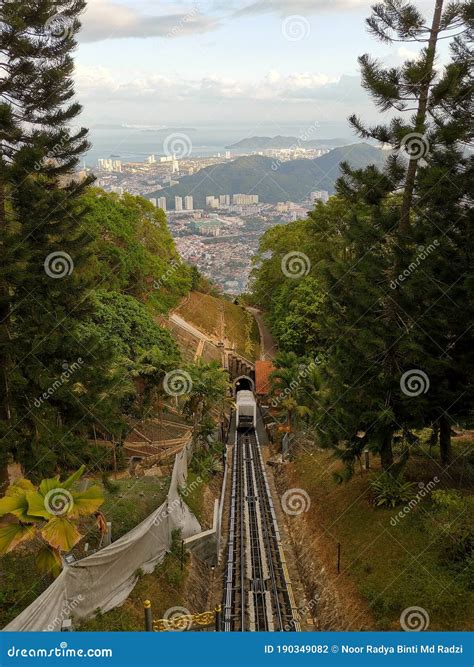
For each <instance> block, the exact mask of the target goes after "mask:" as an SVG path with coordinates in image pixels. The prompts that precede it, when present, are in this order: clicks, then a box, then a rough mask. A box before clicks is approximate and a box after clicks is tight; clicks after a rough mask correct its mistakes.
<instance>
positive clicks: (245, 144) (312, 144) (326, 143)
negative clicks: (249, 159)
mask: <svg viewBox="0 0 474 667" xmlns="http://www.w3.org/2000/svg"><path fill="white" fill-rule="evenodd" d="M348 141H350V139H311V140H309V141H303V140H302V139H301V138H298V137H283V136H281V135H279V136H277V137H249V138H247V139H242V140H241V141H238V142H237V143H236V144H232V145H231V146H227V147H226V148H228V149H229V150H231V149H234V150H266V149H269V148H280V149H282V148H283V149H284V148H294V147H295V146H301V148H337V147H338V146H347V143H348Z"/></svg>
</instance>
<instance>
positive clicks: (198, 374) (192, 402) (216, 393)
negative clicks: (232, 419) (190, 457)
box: [184, 359, 230, 444]
mask: <svg viewBox="0 0 474 667" xmlns="http://www.w3.org/2000/svg"><path fill="white" fill-rule="evenodd" d="M186 372H187V373H188V374H189V376H190V378H191V383H190V387H189V391H188V392H187V393H186V395H185V403H184V412H185V414H187V415H188V416H190V417H191V418H192V420H193V443H194V444H197V442H198V440H199V425H200V424H201V422H203V421H205V420H206V418H207V417H209V416H210V412H211V411H212V410H214V409H216V408H218V409H219V411H220V413H221V415H222V414H223V411H224V409H225V406H226V404H227V402H228V400H229V389H230V383H229V379H228V376H227V374H226V372H225V371H224V369H223V368H222V367H221V366H220V364H219V362H218V361H211V362H209V363H207V362H204V361H202V359H199V360H198V362H197V363H194V364H190V365H189V366H188V367H187V368H186Z"/></svg>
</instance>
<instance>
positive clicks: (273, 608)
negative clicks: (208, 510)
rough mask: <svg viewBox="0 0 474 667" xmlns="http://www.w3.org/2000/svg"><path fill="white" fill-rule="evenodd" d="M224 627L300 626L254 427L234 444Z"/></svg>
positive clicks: (266, 628)
mask: <svg viewBox="0 0 474 667" xmlns="http://www.w3.org/2000/svg"><path fill="white" fill-rule="evenodd" d="M223 611H224V614H223V630H224V631H226V632H233V631H234V632H235V631H237V632H239V631H240V632H244V631H250V632H258V631H299V630H300V625H299V622H298V615H297V613H296V612H297V610H296V605H295V602H294V598H293V592H292V588H291V583H290V579H289V576H288V569H287V565H286V561H285V554H284V551H283V547H282V544H281V538H280V531H279V529H278V524H277V519H276V514H275V508H274V506H273V501H272V496H271V492H270V487H269V485H268V478H267V474H266V471H265V467H264V462H263V457H262V452H261V449H260V445H259V442H258V436H257V432H256V431H255V429H251V430H248V431H245V432H242V431H237V433H236V437H235V444H234V448H233V460H232V487H231V507H230V522H229V542H228V548H227V563H226V568H225V581H224V601H223Z"/></svg>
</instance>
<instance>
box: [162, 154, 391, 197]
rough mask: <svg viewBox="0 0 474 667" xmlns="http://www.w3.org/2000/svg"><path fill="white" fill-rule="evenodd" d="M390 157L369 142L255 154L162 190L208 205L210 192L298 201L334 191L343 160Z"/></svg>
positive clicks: (364, 162)
mask: <svg viewBox="0 0 474 667" xmlns="http://www.w3.org/2000/svg"><path fill="white" fill-rule="evenodd" d="M386 157H387V154H386V153H385V152H384V151H381V150H380V149H378V148H374V147H373V146H370V145H369V144H366V143H358V144H353V145H351V146H344V147H343V148H335V149H334V150H331V151H329V153H326V154H325V155H322V156H321V157H318V158H315V159H314V160H303V159H302V160H290V161H289V162H280V161H278V160H274V159H272V158H269V157H263V156H262V155H251V156H245V157H240V158H237V159H236V160H232V161H231V162H229V163H224V164H219V165H214V166H212V167H206V168H204V169H201V170H200V171H199V172H198V173H197V174H193V175H192V176H184V177H183V178H182V179H181V180H180V183H179V185H175V186H173V187H172V188H165V189H164V190H160V191H159V194H161V195H165V196H173V197H174V196H175V195H180V196H186V195H188V194H192V195H193V197H194V203H195V206H196V207H199V208H203V207H204V205H205V199H206V197H207V196H208V195H216V196H217V195H223V194H234V193H251V194H258V195H259V197H260V201H261V202H268V203H276V202H279V201H285V200H287V199H288V200H290V201H295V202H298V201H303V200H304V199H307V198H308V197H309V195H310V193H311V191H313V190H327V191H328V192H330V193H333V192H334V185H335V182H336V180H337V178H338V176H339V175H340V173H341V172H340V164H341V162H343V161H347V162H349V164H351V165H352V166H353V167H354V169H357V168H360V167H366V166H368V165H369V164H374V165H377V166H379V167H380V166H382V165H383V163H384V161H385V159H386ZM257 184H258V187H256V185H257ZM156 194H157V195H158V193H156Z"/></svg>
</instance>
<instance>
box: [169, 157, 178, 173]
mask: <svg viewBox="0 0 474 667" xmlns="http://www.w3.org/2000/svg"><path fill="white" fill-rule="evenodd" d="M171 170H172V172H173V174H177V173H178V172H179V162H178V160H175V159H173V166H172V169H171Z"/></svg>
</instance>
